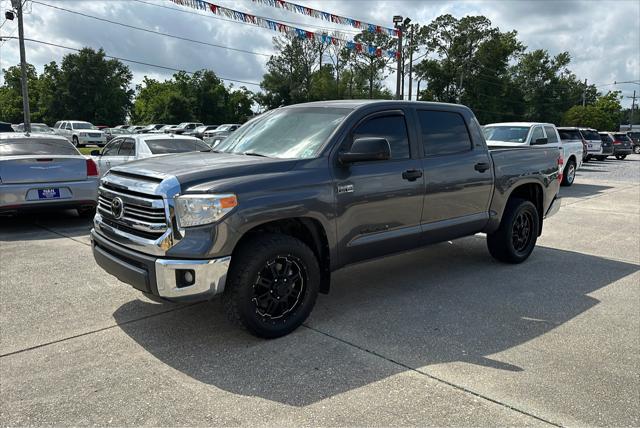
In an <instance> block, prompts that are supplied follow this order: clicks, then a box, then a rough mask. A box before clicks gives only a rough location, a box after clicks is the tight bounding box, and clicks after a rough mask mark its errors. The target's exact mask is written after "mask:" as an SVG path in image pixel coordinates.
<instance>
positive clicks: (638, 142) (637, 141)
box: [627, 131, 640, 155]
mask: <svg viewBox="0 0 640 428" xmlns="http://www.w3.org/2000/svg"><path fill="white" fill-rule="evenodd" d="M627 137H629V138H631V142H632V143H633V153H635V154H637V155H640V131H629V132H627Z"/></svg>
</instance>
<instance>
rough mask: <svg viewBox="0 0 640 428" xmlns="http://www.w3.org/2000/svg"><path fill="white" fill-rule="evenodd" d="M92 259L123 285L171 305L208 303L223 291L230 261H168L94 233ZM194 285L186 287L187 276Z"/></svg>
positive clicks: (222, 258)
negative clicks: (164, 300) (174, 303)
mask: <svg viewBox="0 0 640 428" xmlns="http://www.w3.org/2000/svg"><path fill="white" fill-rule="evenodd" d="M91 242H92V248H93V257H94V258H95V260H96V262H97V263H98V265H99V266H100V267H101V268H102V269H104V270H105V271H106V272H108V273H110V274H111V275H113V276H115V277H116V278H118V279H119V280H120V281H122V282H124V283H127V284H129V285H132V286H133V287H134V288H136V289H138V290H140V291H142V292H144V293H146V294H150V295H153V296H156V297H160V298H162V299H166V300H171V301H200V300H209V299H210V298H212V297H213V296H215V295H217V294H221V293H222V292H223V291H224V286H225V282H226V279H227V272H228V270H229V265H230V263H231V257H230V256H228V257H220V258H216V259H205V260H187V259H165V258H157V257H154V256H151V255H147V254H142V253H139V252H137V251H133V250H130V249H128V248H126V247H123V246H121V245H119V244H118V243H116V242H113V241H111V240H109V239H107V238H106V237H104V236H102V235H101V234H100V233H98V232H97V231H96V230H95V229H92V230H91ZM187 272H188V273H189V274H190V275H192V277H193V282H192V283H189V284H188V285H185V282H184V281H182V280H181V279H182V278H184V276H183V275H185V273H187Z"/></svg>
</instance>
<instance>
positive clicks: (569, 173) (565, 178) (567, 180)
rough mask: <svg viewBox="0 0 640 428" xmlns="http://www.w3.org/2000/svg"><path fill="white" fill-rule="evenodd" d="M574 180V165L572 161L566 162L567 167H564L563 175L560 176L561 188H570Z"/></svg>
mask: <svg viewBox="0 0 640 428" xmlns="http://www.w3.org/2000/svg"><path fill="white" fill-rule="evenodd" d="M575 179H576V163H575V161H573V160H570V161H569V162H567V166H565V167H564V173H563V174H562V183H560V184H561V185H562V186H567V187H568V186H571V185H572V184H573V181H574V180H575Z"/></svg>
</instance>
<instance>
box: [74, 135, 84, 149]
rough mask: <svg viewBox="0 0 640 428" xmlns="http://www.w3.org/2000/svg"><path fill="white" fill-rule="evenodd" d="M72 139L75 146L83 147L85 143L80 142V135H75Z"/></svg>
mask: <svg viewBox="0 0 640 428" xmlns="http://www.w3.org/2000/svg"><path fill="white" fill-rule="evenodd" d="M72 140H73V145H74V146H76V147H83V145H82V144H80V141H79V140H78V137H76V136H75V135H74V136H73V138H72Z"/></svg>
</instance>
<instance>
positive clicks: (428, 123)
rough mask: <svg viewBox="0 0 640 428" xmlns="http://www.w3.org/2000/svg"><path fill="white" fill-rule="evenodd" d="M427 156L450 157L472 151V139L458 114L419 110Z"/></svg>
mask: <svg viewBox="0 0 640 428" xmlns="http://www.w3.org/2000/svg"><path fill="white" fill-rule="evenodd" d="M418 120H419V121H420V128H422V147H423V150H424V154H425V156H428V155H448V154H452V153H460V152H466V151H469V150H471V148H472V146H471V138H470V137H469V131H468V130H467V126H466V125H465V123H464V119H463V117H462V116H461V115H459V114H458V113H453V112H448V111H430V110H418Z"/></svg>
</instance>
